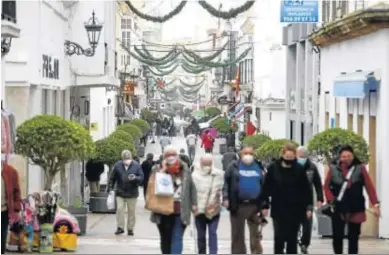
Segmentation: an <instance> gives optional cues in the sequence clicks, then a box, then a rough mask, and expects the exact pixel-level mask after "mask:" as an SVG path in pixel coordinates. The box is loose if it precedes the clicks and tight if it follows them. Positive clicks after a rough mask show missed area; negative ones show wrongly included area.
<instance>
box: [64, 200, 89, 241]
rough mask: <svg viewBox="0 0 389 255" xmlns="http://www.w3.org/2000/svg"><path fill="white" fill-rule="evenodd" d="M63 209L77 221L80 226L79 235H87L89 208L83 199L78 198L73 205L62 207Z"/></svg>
mask: <svg viewBox="0 0 389 255" xmlns="http://www.w3.org/2000/svg"><path fill="white" fill-rule="evenodd" d="M61 207H62V208H63V209H65V210H66V211H68V212H69V213H70V214H71V215H73V216H74V217H75V218H76V219H77V222H78V225H79V227H80V233H79V235H85V234H86V231H87V220H88V210H89V208H88V206H86V205H84V204H83V203H82V199H81V197H80V196H77V197H76V198H75V200H74V202H73V203H72V204H71V205H62V206H61Z"/></svg>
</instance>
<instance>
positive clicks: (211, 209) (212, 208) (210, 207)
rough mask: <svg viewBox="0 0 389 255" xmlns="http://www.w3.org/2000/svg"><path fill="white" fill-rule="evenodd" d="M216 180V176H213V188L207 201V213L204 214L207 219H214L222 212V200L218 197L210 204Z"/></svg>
mask: <svg viewBox="0 0 389 255" xmlns="http://www.w3.org/2000/svg"><path fill="white" fill-rule="evenodd" d="M214 180H215V176H214V175H212V179H211V188H210V190H209V193H208V197H207V200H206V201H207V202H206V204H205V212H204V214H205V217H207V218H208V219H212V218H213V217H215V216H216V215H218V214H219V212H220V209H221V204H220V198H219V197H218V196H216V198H215V199H214V201H213V202H212V203H211V204H209V202H210V199H211V195H212V191H213V182H214Z"/></svg>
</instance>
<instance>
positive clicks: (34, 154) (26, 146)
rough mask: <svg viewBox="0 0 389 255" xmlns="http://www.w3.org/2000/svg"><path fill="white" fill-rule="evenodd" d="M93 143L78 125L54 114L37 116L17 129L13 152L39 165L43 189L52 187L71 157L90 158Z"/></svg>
mask: <svg viewBox="0 0 389 255" xmlns="http://www.w3.org/2000/svg"><path fill="white" fill-rule="evenodd" d="M94 149H95V146H94V143H93V140H92V138H91V136H90V135H89V133H88V130H86V129H85V128H84V127H83V126H82V125H81V124H79V123H76V122H73V121H69V120H65V119H63V118H61V117H59V116H54V115H39V116H36V117H34V118H32V119H29V120H26V121H25V122H24V123H22V124H21V125H20V126H19V127H18V128H17V133H16V147H15V150H16V153H17V154H20V155H22V156H25V157H27V158H28V159H29V160H30V161H31V162H32V163H33V164H35V165H38V166H40V167H41V168H42V170H43V172H44V174H45V184H44V188H45V190H48V189H51V186H52V183H53V180H54V178H55V176H56V174H57V173H59V172H64V171H65V165H66V164H67V163H69V162H71V161H74V160H81V159H87V158H89V157H90V156H91V155H92V154H93V152H94Z"/></svg>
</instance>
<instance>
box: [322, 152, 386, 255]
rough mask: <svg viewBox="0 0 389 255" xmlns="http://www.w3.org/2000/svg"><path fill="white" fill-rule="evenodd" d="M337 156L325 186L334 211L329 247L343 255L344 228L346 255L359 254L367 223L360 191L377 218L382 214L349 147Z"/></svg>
mask: <svg viewBox="0 0 389 255" xmlns="http://www.w3.org/2000/svg"><path fill="white" fill-rule="evenodd" d="M338 155H339V161H338V162H337V164H333V165H331V166H330V168H329V171H328V173H327V176H326V179H325V182H324V193H325V196H326V199H327V203H328V204H330V205H331V206H333V207H334V210H333V213H332V245H333V249H334V253H335V254H343V238H344V229H345V226H346V225H347V239H348V253H347V254H358V252H359V245H358V243H359V235H360V233H361V224H362V223H363V222H364V221H366V214H365V209H366V208H365V205H366V202H365V196H364V193H363V188H365V189H366V193H367V195H368V197H369V200H370V203H371V204H372V205H373V207H372V210H373V213H374V214H375V215H376V216H377V217H379V216H380V214H381V212H380V207H379V202H378V198H377V192H376V189H375V188H374V184H373V183H372V181H371V178H370V176H369V173H368V172H367V170H366V166H365V165H364V164H362V162H361V161H360V160H359V159H358V158H357V157H356V156H355V155H354V150H353V148H352V147H351V146H348V145H346V146H342V147H340V148H339V152H338ZM323 210H324V207H323Z"/></svg>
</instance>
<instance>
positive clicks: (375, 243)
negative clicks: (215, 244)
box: [77, 138, 389, 254]
mask: <svg viewBox="0 0 389 255" xmlns="http://www.w3.org/2000/svg"><path fill="white" fill-rule="evenodd" d="M173 144H174V145H177V147H178V148H186V146H185V142H184V139H183V138H175V139H173ZM215 147H218V146H215ZM147 150H148V152H152V153H156V154H159V153H160V148H159V145H158V144H157V143H156V144H151V145H150V146H149V147H148V149H147ZM202 151H203V150H202V149H200V148H199V149H198V150H197V156H196V157H197V158H198V157H199V155H201V154H202V153H203V152H202ZM215 155H216V153H215ZM216 160H217V161H220V157H218V156H216ZM216 166H217V167H220V166H221V164H220V162H219V163H218V162H216ZM140 193H141V194H143V193H142V192H140ZM143 207H144V199H143V197H140V198H139V201H138V204H137V219H136V227H135V230H134V231H135V236H134V237H129V236H126V235H122V236H115V235H114V234H113V233H114V231H115V228H116V221H115V215H112V214H104V215H103V214H90V215H89V216H88V234H87V235H86V236H84V237H80V239H79V248H78V250H77V254H160V249H159V235H158V230H157V227H156V226H155V225H154V224H153V223H151V222H150V220H149V217H150V212H149V211H147V210H145V209H144V208H143ZM230 233H231V231H230V224H229V219H228V213H227V212H225V211H224V212H223V213H222V217H221V221H220V224H219V229H218V235H219V253H220V254H230ZM263 235H264V240H263V246H264V253H267V254H270V253H272V251H273V240H272V238H273V230H272V226H271V224H269V225H268V226H266V227H265V228H264V233H263ZM194 236H195V233H194V229H193V225H191V226H189V227H188V228H187V230H186V232H185V236H184V253H185V254H194V253H196V248H195V245H196V242H195V239H194ZM313 236H314V237H313V240H312V245H311V248H310V253H312V254H331V253H332V249H331V240H329V239H321V238H319V237H318V236H317V234H314V235H313ZM246 237H248V233H246ZM246 239H247V238H246ZM247 247H249V246H247ZM346 248H347V242H346V240H345V251H346ZM360 253H361V254H389V242H387V241H384V240H367V239H364V240H361V243H360Z"/></svg>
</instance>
